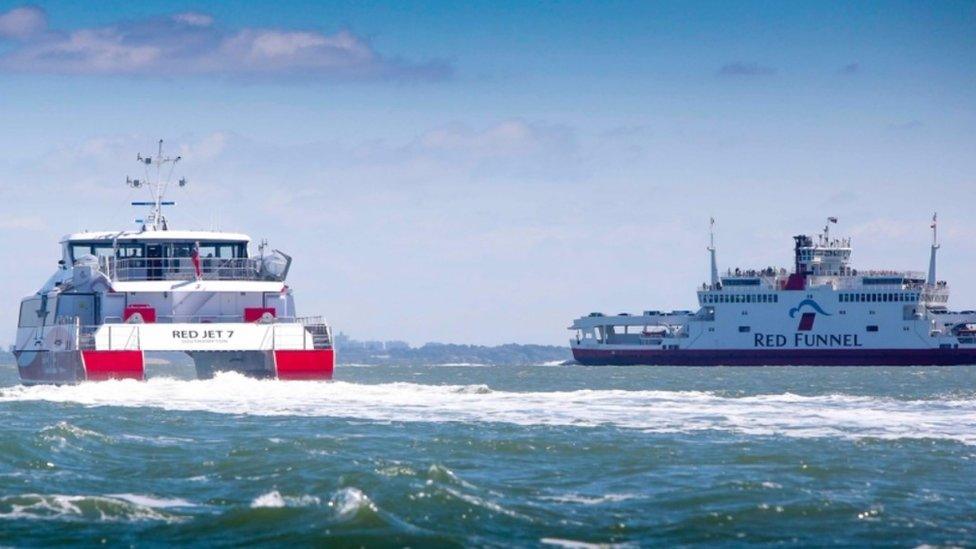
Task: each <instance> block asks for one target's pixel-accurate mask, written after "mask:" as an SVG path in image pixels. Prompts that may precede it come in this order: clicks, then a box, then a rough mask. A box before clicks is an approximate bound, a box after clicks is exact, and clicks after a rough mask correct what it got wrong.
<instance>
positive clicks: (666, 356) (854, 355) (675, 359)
mask: <svg viewBox="0 0 976 549" xmlns="http://www.w3.org/2000/svg"><path fill="white" fill-rule="evenodd" d="M573 357H574V358H575V359H576V361H577V362H579V363H581V364H586V365H591V366H597V365H619V366H622V365H648V366H955V365H964V364H976V349H958V348H956V349H819V350H806V349H770V350H764V351H744V350H736V349H727V350H723V349H707V350H706V349H701V350H699V349H684V350H682V349H674V350H614V349H580V348H574V349H573Z"/></svg>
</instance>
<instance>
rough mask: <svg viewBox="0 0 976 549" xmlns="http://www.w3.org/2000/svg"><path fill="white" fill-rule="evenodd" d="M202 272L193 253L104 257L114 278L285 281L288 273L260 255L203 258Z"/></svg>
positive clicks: (104, 265) (102, 265)
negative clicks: (272, 270) (268, 267)
mask: <svg viewBox="0 0 976 549" xmlns="http://www.w3.org/2000/svg"><path fill="white" fill-rule="evenodd" d="M199 261H200V272H199V276H197V267H196V265H194V262H193V260H192V258H189V257H166V258H141V257H139V258H116V257H103V258H102V261H101V262H100V263H99V268H100V270H101V271H102V272H103V273H105V275H106V276H108V277H109V278H110V279H112V280H116V281H142V280H195V279H199V280H271V281H277V282H281V281H283V280H284V279H285V274H286V273H281V274H280V275H275V274H273V273H270V272H267V270H266V269H265V268H264V260H263V259H262V258H260V257H246V258H228V259H222V258H217V257H203V258H200V260H199Z"/></svg>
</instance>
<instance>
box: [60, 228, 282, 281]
mask: <svg viewBox="0 0 976 549" xmlns="http://www.w3.org/2000/svg"><path fill="white" fill-rule="evenodd" d="M249 242H250V238H249V237H248V236H247V235H244V234H239V233H223V232H215V231H169V230H160V231H155V230H149V231H122V232H88V233H76V234H71V235H67V236H65V237H64V238H63V239H62V242H61V244H62V248H63V249H62V256H63V259H62V261H63V262H64V264H65V265H72V266H73V265H76V264H81V265H90V266H92V267H93V268H95V269H96V270H97V271H99V272H101V273H102V274H104V275H105V276H106V277H107V278H108V279H109V280H112V281H115V282H135V281H158V280H165V281H189V280H240V281H245V280H250V281H276V282H282V281H284V279H285V276H286V275H287V271H288V266H289V264H290V258H289V257H288V256H287V255H285V254H284V253H282V252H278V251H275V252H273V253H272V254H270V255H265V254H264V253H263V247H262V255H261V256H259V257H250V255H249V250H248V244H249Z"/></svg>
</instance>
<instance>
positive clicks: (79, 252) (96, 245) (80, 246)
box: [71, 242, 114, 261]
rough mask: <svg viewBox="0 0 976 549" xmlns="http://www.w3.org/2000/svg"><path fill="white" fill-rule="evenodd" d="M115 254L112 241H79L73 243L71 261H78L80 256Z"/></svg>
mask: <svg viewBox="0 0 976 549" xmlns="http://www.w3.org/2000/svg"><path fill="white" fill-rule="evenodd" d="M113 254H114V251H113V248H112V243H111V242H77V243H74V244H72V245H71V261H78V258H80V257H83V256H86V255H94V256H98V257H105V256H111V255H113Z"/></svg>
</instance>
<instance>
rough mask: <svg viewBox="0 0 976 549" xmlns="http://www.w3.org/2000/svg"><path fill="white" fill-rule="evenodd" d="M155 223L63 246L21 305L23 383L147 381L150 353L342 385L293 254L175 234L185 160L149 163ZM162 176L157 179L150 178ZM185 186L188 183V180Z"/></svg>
mask: <svg viewBox="0 0 976 549" xmlns="http://www.w3.org/2000/svg"><path fill="white" fill-rule="evenodd" d="M137 159H138V160H139V162H140V163H141V164H143V166H144V167H145V168H146V176H147V177H146V179H143V180H138V179H128V181H127V183H128V184H129V186H131V187H133V188H143V187H146V188H148V189H149V191H150V193H151V195H152V201H150V202H134V203H133V205H137V206H149V207H150V208H151V210H150V213H149V217H148V218H147V219H145V220H138V222H139V223H141V228H139V229H138V230H133V231H112V232H83V233H74V234H69V235H67V236H65V237H64V238H63V239H62V241H61V260H60V261H59V262H58V268H57V271H56V272H55V273H54V275H53V276H51V278H50V279H49V280H48V281H47V282H46V283H45V284H44V286H43V287H42V288H41V289H40V290H38V291H37V292H36V293H35V294H33V295H31V296H28V297H26V298H24V299H23V300H22V301H21V305H20V315H19V321H18V327H17V339H16V343H15V347H14V354H15V355H16V357H17V365H18V369H19V371H20V377H21V380H22V381H23V382H24V383H74V382H80V381H99V380H106V379H113V378H124V379H144V378H145V376H146V361H145V354H146V353H147V352H152V351H182V352H185V353H187V354H188V355H190V356H191V357H192V358H193V361H194V364H195V366H196V372H197V375H198V377H211V376H213V375H214V374H215V373H216V372H219V371H235V372H240V373H243V374H246V375H249V376H255V377H263V378H280V379H303V380H317V379H322V380H324V379H331V378H332V371H333V368H334V364H335V351H334V349H333V345H332V333H331V330H330V328H329V326H328V324H327V323H326V322H325V321H324V320H323V319H322V318H319V317H315V318H302V317H299V316H298V314H297V311H296V309H295V301H294V296H293V292H292V290H291V288H289V287H288V286H287V285H286V284H285V279H286V277H287V275H288V270H289V268H290V266H291V257H289V256H288V255H286V254H284V253H282V252H280V251H278V250H269V249H268V247H267V245H266V244H264V243H262V244H261V245H260V246H259V247H258V250H259V253H258V254H257V255H256V256H255V255H251V249H250V244H251V242H250V238H248V236H247V235H244V234H236V233H227V232H216V231H182V230H169V227H168V226H167V223H166V219H165V218H164V217H163V215H162V207H163V206H166V205H172V204H173V203H172V202H165V201H164V200H163V196H164V194H165V191H166V188H167V186H168V178H166V180H164V178H163V177H161V172H162V170H163V169H167V168H168V171H169V172H170V173H172V167H173V166H174V165H175V164H176V163H177V162H178V161H179V160H180V158H179V157H174V158H168V157H164V156H163V154H162V141H160V147H159V152H158V154H157V155H156V156H154V157H142V156H138V157H137ZM151 171H154V172H155V178H154V180H153V181H150V177H149V176H150V172H151ZM178 185H179V186H180V187H182V186H184V185H186V180H185V179H180V180H179V182H178Z"/></svg>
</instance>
